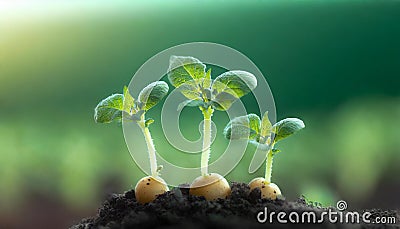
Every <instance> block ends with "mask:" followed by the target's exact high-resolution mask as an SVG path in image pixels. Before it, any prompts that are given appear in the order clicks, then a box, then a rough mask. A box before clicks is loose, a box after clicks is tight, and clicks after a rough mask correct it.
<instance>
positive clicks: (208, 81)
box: [203, 68, 212, 88]
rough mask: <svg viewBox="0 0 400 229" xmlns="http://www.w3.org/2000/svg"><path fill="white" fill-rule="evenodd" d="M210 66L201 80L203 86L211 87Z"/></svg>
mask: <svg viewBox="0 0 400 229" xmlns="http://www.w3.org/2000/svg"><path fill="white" fill-rule="evenodd" d="M211 82H212V81H211V68H210V69H208V71H207V72H206V76H205V77H204V80H203V88H210V87H211Z"/></svg>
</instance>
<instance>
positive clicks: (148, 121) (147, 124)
mask: <svg viewBox="0 0 400 229" xmlns="http://www.w3.org/2000/svg"><path fill="white" fill-rule="evenodd" d="M153 122H154V119H152V118H148V119H146V121H145V122H144V125H145V126H146V127H149V126H150V124H152V123H153Z"/></svg>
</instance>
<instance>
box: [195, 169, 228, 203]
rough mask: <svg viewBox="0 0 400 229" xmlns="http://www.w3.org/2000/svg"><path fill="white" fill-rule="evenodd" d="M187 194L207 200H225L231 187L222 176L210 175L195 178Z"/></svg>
mask: <svg viewBox="0 0 400 229" xmlns="http://www.w3.org/2000/svg"><path fill="white" fill-rule="evenodd" d="M189 193H190V194H191V195H194V196H204V197H205V198H206V199H207V200H216V199H218V198H220V199H225V198H227V197H228V196H229V195H230V194H231V187H230V186H229V183H228V182H227V181H226V179H225V178H224V177H223V176H221V175H219V174H217V173H211V174H209V175H205V176H200V177H197V178H196V179H195V180H194V181H193V183H192V184H191V185H190V190H189Z"/></svg>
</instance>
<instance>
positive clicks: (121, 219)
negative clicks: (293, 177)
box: [71, 183, 400, 229]
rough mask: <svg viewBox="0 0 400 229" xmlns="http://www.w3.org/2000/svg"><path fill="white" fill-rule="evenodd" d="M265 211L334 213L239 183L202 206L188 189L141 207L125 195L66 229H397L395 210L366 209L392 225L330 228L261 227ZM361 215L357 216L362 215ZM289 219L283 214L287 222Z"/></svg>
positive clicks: (275, 222)
mask: <svg viewBox="0 0 400 229" xmlns="http://www.w3.org/2000/svg"><path fill="white" fill-rule="evenodd" d="M265 207H267V209H268V212H272V211H274V212H276V213H278V212H286V213H287V214H289V213H290V212H298V213H299V215H300V217H301V213H302V212H305V211H312V212H315V213H316V215H317V216H318V217H317V220H318V219H320V218H319V216H320V214H321V212H323V211H328V210H329V209H331V211H337V210H335V209H334V208H321V207H318V206H315V205H310V204H307V203H306V201H305V200H304V199H302V198H299V199H298V200H296V201H286V200H284V199H278V200H275V201H271V200H263V199H260V191H259V190H258V189H257V190H253V191H252V192H249V187H248V186H247V185H246V184H243V183H234V184H232V194H231V196H230V197H229V198H227V199H219V200H216V201H207V200H205V199H204V198H203V197H195V196H190V195H189V191H188V189H187V186H185V187H181V188H175V189H173V190H171V191H169V192H167V193H165V194H163V195H160V196H159V197H158V198H157V199H156V200H155V201H153V202H152V203H149V204H145V205H141V204H139V203H137V202H136V200H135V192H134V190H130V191H128V192H126V193H124V194H120V195H118V194H113V195H112V196H111V197H110V198H109V199H108V200H107V201H106V202H105V203H104V205H103V206H102V207H101V208H100V209H99V210H98V214H97V216H96V217H93V218H88V219H84V220H82V221H81V222H80V224H77V225H74V226H72V227H71V229H87V228H140V229H144V228H230V229H233V228H271V227H274V228H287V227H291V226H302V227H304V226H308V227H313V228H314V227H315V228H321V227H322V228H349V227H350V228H385V227H388V228H389V227H390V228H392V227H398V228H400V224H399V223H400V217H399V216H400V213H399V211H382V210H376V209H375V210H369V212H371V213H372V215H371V217H370V219H371V220H373V219H375V218H376V217H378V216H379V217H382V216H390V217H395V218H396V223H397V224H395V225H393V224H391V225H386V224H344V223H343V224H339V223H337V224H331V223H329V221H328V219H327V217H325V220H324V222H323V223H316V224H308V225H306V224H290V223H288V224H279V223H278V220H277V218H276V215H275V216H274V218H273V222H272V223H270V222H269V218H268V219H267V221H266V222H265V223H259V222H258V221H257V214H258V213H259V212H260V211H264V208H265ZM361 213H362V211H361ZM287 217H288V216H287V215H286V219H288V218H287Z"/></svg>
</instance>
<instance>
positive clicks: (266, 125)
mask: <svg viewBox="0 0 400 229" xmlns="http://www.w3.org/2000/svg"><path fill="white" fill-rule="evenodd" d="M271 131H272V124H271V121H269V118H268V111H267V112H265V113H264V116H263V117H262V121H261V133H260V134H261V136H262V137H264V138H265V137H266V136H268V135H269V134H270V133H271Z"/></svg>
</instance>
